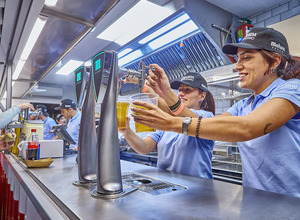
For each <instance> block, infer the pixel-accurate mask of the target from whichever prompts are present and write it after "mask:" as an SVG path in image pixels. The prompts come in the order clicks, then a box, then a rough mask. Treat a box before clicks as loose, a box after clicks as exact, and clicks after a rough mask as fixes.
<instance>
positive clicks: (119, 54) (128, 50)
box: [118, 48, 132, 58]
mask: <svg viewBox="0 0 300 220" xmlns="http://www.w3.org/2000/svg"><path fill="white" fill-rule="evenodd" d="M131 51H132V49H131V48H126V49H125V50H122V51H121V52H119V53H118V57H119V58H121V57H122V56H125V55H126V54H128V53H129V52H131Z"/></svg>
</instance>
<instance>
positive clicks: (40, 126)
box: [21, 120, 44, 141]
mask: <svg viewBox="0 0 300 220" xmlns="http://www.w3.org/2000/svg"><path fill="white" fill-rule="evenodd" d="M33 128H35V129H36V133H37V135H38V136H39V139H40V140H43V139H44V134H43V131H44V122H43V121H42V120H30V121H24V126H23V128H22V129H21V135H25V138H26V141H27V140H28V138H29V136H30V134H31V129H33ZM22 141H24V140H22Z"/></svg>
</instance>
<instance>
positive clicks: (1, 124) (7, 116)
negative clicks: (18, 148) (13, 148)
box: [0, 103, 35, 151]
mask: <svg viewBox="0 0 300 220" xmlns="http://www.w3.org/2000/svg"><path fill="white" fill-rule="evenodd" d="M27 108H30V109H31V110H32V111H34V110H35V109H34V107H33V105H31V104H30V103H22V104H19V105H15V106H13V107H11V108H10V109H8V110H6V111H5V112H3V113H1V114H0V129H2V128H5V126H6V125H7V124H8V123H9V122H10V121H11V120H12V119H13V118H14V117H15V116H16V115H17V114H19V113H20V112H21V111H22V110H24V109H27ZM5 140H6V137H5V138H1V139H0V151H2V150H7V149H8V147H9V146H10V145H12V144H13V142H9V143H8V144H7V143H6V142H5Z"/></svg>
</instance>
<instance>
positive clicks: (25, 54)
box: [20, 17, 47, 60]
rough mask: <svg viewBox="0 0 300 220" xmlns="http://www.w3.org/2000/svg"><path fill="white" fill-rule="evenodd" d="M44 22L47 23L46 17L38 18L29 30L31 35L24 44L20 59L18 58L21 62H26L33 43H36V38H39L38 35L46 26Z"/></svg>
mask: <svg viewBox="0 0 300 220" xmlns="http://www.w3.org/2000/svg"><path fill="white" fill-rule="evenodd" d="M46 21H47V18H46V17H38V18H37V19H36V22H35V24H34V26H33V28H32V30H31V33H30V35H29V37H28V40H27V43H26V44H25V47H24V49H23V52H22V54H21V57H20V59H21V60H27V58H28V56H29V54H30V52H31V50H32V48H33V46H34V44H35V42H36V41H37V39H38V37H39V36H40V34H41V32H42V30H43V28H44V26H45V24H46Z"/></svg>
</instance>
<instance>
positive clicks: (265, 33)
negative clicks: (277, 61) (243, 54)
mask: <svg viewBox="0 0 300 220" xmlns="http://www.w3.org/2000/svg"><path fill="white" fill-rule="evenodd" d="M238 48H243V49H255V50H267V51H271V52H276V53H278V54H280V55H282V56H283V57H284V58H286V59H287V60H289V59H290V57H291V55H290V53H289V46H288V43H287V40H286V38H285V36H284V35H283V34H282V33H280V32H279V31H276V30H274V29H273V28H253V29H251V30H250V31H249V32H248V34H247V35H246V36H245V37H244V39H243V40H242V41H241V42H240V43H230V44H226V45H225V46H224V47H223V48H222V51H223V52H224V53H225V54H231V55H235V54H237V50H238Z"/></svg>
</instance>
